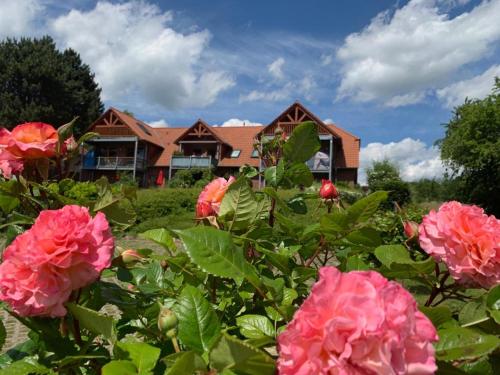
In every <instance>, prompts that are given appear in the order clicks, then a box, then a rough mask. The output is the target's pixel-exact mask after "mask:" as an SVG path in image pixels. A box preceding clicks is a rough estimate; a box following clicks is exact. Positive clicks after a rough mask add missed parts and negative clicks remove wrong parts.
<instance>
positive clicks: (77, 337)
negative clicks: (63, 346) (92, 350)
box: [73, 317, 82, 347]
mask: <svg viewBox="0 0 500 375" xmlns="http://www.w3.org/2000/svg"><path fill="white" fill-rule="evenodd" d="M73 334H74V336H75V341H76V343H77V344H78V346H80V347H81V346H82V335H81V333H80V322H79V321H78V319H75V317H73Z"/></svg>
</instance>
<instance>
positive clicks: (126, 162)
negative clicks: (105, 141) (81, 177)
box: [83, 156, 146, 171]
mask: <svg viewBox="0 0 500 375" xmlns="http://www.w3.org/2000/svg"><path fill="white" fill-rule="evenodd" d="M145 166H146V162H145V160H144V159H139V158H137V160H136V161H135V169H144V168H145ZM83 169H99V170H130V171H133V170H134V157H133V156H130V157H125V156H98V157H96V158H85V159H84V162H83Z"/></svg>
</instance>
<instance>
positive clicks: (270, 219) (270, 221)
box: [269, 198, 276, 227]
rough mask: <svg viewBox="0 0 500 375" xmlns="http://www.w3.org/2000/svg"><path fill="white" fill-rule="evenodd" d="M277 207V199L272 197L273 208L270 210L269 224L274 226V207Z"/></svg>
mask: <svg viewBox="0 0 500 375" xmlns="http://www.w3.org/2000/svg"><path fill="white" fill-rule="evenodd" d="M275 208H276V199H275V198H271V208H270V210H269V226H270V227H274V209H275Z"/></svg>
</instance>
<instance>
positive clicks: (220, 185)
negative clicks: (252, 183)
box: [196, 176, 235, 218]
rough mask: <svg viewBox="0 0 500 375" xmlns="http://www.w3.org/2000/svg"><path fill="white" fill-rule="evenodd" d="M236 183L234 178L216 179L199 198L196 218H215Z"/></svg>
mask: <svg viewBox="0 0 500 375" xmlns="http://www.w3.org/2000/svg"><path fill="white" fill-rule="evenodd" d="M234 181H235V178H234V177H233V176H231V177H229V178H228V179H227V180H226V179H225V178H223V177H219V178H216V179H215V180H213V181H211V182H210V183H209V184H207V186H205V188H204V189H203V191H202V192H201V193H200V196H199V197H198V201H197V203H196V217H198V218H203V217H208V216H215V215H217V214H218V213H219V208H220V204H221V202H222V198H224V194H226V190H227V189H228V188H229V185H231V184H232V183H233V182H234Z"/></svg>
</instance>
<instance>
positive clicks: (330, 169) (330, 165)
mask: <svg viewBox="0 0 500 375" xmlns="http://www.w3.org/2000/svg"><path fill="white" fill-rule="evenodd" d="M332 165H333V137H330V163H329V166H328V179H329V180H330V181H331V180H332Z"/></svg>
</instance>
